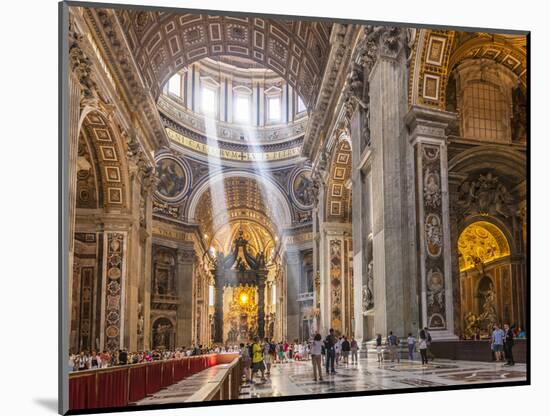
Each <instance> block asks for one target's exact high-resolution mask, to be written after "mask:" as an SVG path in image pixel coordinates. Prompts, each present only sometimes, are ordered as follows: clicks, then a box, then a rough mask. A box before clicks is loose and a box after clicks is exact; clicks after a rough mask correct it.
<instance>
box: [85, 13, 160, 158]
mask: <svg viewBox="0 0 550 416" xmlns="http://www.w3.org/2000/svg"><path fill="white" fill-rule="evenodd" d="M84 17H85V19H86V21H87V23H88V26H90V29H91V32H92V34H93V36H94V38H95V39H96V40H97V43H98V48H99V49H100V50H101V52H102V54H104V56H105V57H106V59H105V61H106V62H108V63H109V64H110V69H111V71H112V75H113V77H114V78H116V80H117V81H118V83H119V85H120V87H121V88H120V91H119V94H120V97H117V98H118V99H122V100H124V101H125V102H126V103H127V105H128V108H129V109H130V112H132V113H133V120H134V121H135V123H136V124H139V126H140V127H141V128H142V129H143V133H144V136H145V137H144V138H141V137H140V140H144V141H146V142H149V143H148V144H149V145H148V146H145V148H150V149H152V150H156V149H158V148H161V147H163V146H168V138H167V137H166V133H165V131H164V128H163V126H162V123H161V121H160V117H159V114H158V111H157V108H156V103H155V101H154V100H153V97H152V96H151V94H150V92H149V88H148V86H147V85H146V84H145V82H144V80H143V77H142V76H141V73H140V71H139V68H138V66H137V64H136V62H135V61H134V59H133V56H132V54H131V52H130V49H129V47H128V44H127V42H126V38H125V35H124V33H123V31H122V28H121V27H120V24H119V22H118V19H117V17H116V14H115V12H114V10H110V9H86V10H85V13H84Z"/></svg>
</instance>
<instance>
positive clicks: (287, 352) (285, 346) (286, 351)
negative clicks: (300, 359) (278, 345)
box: [283, 340, 291, 361]
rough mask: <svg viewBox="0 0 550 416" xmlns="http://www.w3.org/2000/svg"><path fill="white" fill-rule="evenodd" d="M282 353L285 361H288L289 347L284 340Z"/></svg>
mask: <svg viewBox="0 0 550 416" xmlns="http://www.w3.org/2000/svg"><path fill="white" fill-rule="evenodd" d="M283 351H284V352H285V361H288V360H290V358H291V357H290V356H289V345H288V342H287V341H286V340H285V343H284V344H283Z"/></svg>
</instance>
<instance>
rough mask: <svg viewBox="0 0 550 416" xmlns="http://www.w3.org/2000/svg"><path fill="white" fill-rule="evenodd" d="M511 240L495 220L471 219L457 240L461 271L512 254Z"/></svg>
mask: <svg viewBox="0 0 550 416" xmlns="http://www.w3.org/2000/svg"><path fill="white" fill-rule="evenodd" d="M509 241H510V240H509V239H508V238H507V237H506V235H505V234H504V232H503V231H502V229H501V228H500V227H499V226H497V225H496V224H494V222H490V221H486V220H485V219H483V220H480V219H476V220H475V221H470V222H469V224H468V225H466V226H465V227H464V228H463V229H462V231H461V233H460V235H459V237H458V241H457V246H458V252H459V269H460V271H461V272H464V271H466V270H470V269H472V268H474V267H476V266H477V265H478V264H487V263H491V262H493V261H495V260H499V259H501V258H505V257H508V256H510V254H511V250H510V242H509Z"/></svg>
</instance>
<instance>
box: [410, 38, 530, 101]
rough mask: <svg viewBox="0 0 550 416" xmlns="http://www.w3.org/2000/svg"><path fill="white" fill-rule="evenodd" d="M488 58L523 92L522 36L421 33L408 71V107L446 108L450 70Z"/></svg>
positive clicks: (524, 74)
mask: <svg viewBox="0 0 550 416" xmlns="http://www.w3.org/2000/svg"><path fill="white" fill-rule="evenodd" d="M480 58H483V59H490V60H492V61H494V62H496V63H498V64H500V65H502V66H503V67H505V68H507V69H509V70H510V71H512V72H513V73H514V74H515V75H516V76H517V78H518V80H519V83H520V85H521V86H522V87H523V88H524V89H525V88H526V85H527V52H526V36H525V35H521V34H518V35H504V34H488V33H479V32H458V31H451V30H435V29H434V30H429V29H422V30H420V32H419V34H418V36H417V38H416V40H415V43H414V46H413V55H412V58H411V68H410V72H409V104H410V105H424V106H427V107H435V108H439V109H441V110H444V109H445V97H446V88H447V81H448V79H449V75H450V73H451V71H452V70H453V68H454V67H455V66H456V65H457V64H459V63H460V62H461V61H463V60H465V59H480Z"/></svg>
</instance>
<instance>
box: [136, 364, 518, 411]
mask: <svg viewBox="0 0 550 416" xmlns="http://www.w3.org/2000/svg"><path fill="white" fill-rule="evenodd" d="M217 367H220V366H216V367H212V368H209V369H206V370H204V371H202V372H200V373H198V374H195V375H193V376H191V377H189V378H187V379H185V380H182V381H180V382H179V383H176V384H174V385H172V386H170V387H168V388H166V389H163V390H161V391H159V392H158V393H156V394H154V395H153V396H150V397H147V398H145V399H143V400H141V401H140V402H138V403H136V405H151V404H168V403H181V402H185V401H187V400H188V399H189V398H190V397H191V395H192V394H193V393H195V392H196V391H197V390H198V389H199V388H200V387H201V386H203V385H204V383H207V382H208V381H210V380H211V379H212V378H213V377H215V376H216V373H217V372H218V371H219V370H220V369H221V367H220V368H219V369H218V368H217ZM526 377H527V374H526V366H525V364H516V365H515V366H513V367H506V366H503V364H502V363H485V362H478V361H451V360H436V361H435V362H430V363H429V364H428V365H426V366H424V367H423V366H422V365H421V364H420V362H419V361H412V362H411V361H408V360H401V362H400V363H392V362H389V361H386V362H384V363H383V364H382V365H379V364H378V363H377V362H376V360H372V359H368V360H367V359H360V360H359V363H358V364H343V365H339V366H337V367H336V374H333V375H326V373H325V372H324V368H323V381H317V382H315V381H314V380H313V372H312V366H311V362H307V361H296V362H288V363H284V364H276V365H275V366H273V367H272V369H271V374H270V375H269V377H267V378H266V380H265V381H261V380H260V377H259V373H258V374H257V375H256V378H255V382H254V383H248V382H243V385H242V388H241V393H240V396H239V398H242V399H247V398H259V397H275V396H297V395H303V394H323V393H341V392H352V391H368V390H387V389H404V388H413V387H437V386H453V385H454V386H456V385H464V384H476V383H495V382H506V381H525V380H526Z"/></svg>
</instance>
